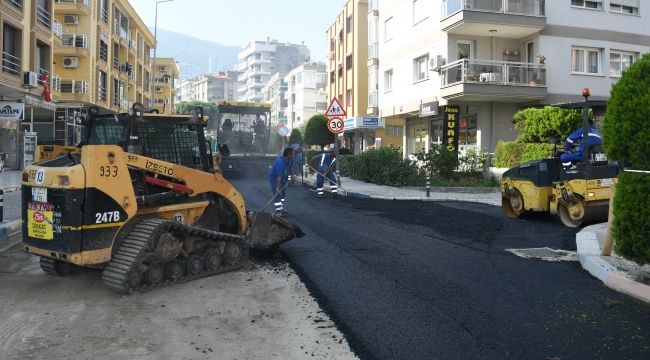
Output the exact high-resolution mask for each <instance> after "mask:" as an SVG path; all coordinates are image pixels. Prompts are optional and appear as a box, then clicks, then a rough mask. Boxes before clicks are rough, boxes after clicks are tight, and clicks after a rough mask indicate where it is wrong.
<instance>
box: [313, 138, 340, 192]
mask: <svg viewBox="0 0 650 360" xmlns="http://www.w3.org/2000/svg"><path fill="white" fill-rule="evenodd" d="M309 166H310V168H311V169H312V170H313V169H316V171H317V172H318V173H317V175H316V194H317V195H318V196H323V189H324V183H325V178H327V180H328V182H329V184H330V191H331V192H332V194H336V193H338V184H337V182H336V175H335V174H334V172H335V169H336V149H335V148H334V146H333V145H332V146H330V147H329V150H327V151H325V152H323V153H321V154H318V155H316V156H314V157H312V158H311V159H310V160H309Z"/></svg>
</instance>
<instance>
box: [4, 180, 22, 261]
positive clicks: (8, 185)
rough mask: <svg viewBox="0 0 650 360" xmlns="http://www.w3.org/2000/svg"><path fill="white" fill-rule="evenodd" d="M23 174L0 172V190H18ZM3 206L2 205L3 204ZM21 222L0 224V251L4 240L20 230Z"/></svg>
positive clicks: (14, 221)
mask: <svg viewBox="0 0 650 360" xmlns="http://www.w3.org/2000/svg"><path fill="white" fill-rule="evenodd" d="M22 177H23V172H22V171H20V170H4V171H2V172H0V189H2V190H4V193H5V194H6V193H8V192H12V191H18V190H20V184H21V182H22ZM3 205H4V204H3ZM21 223H22V222H21V220H13V221H6V222H0V249H1V248H3V247H4V244H5V240H6V239H7V238H8V237H9V236H10V235H13V234H14V233H16V232H17V231H19V230H20V226H21Z"/></svg>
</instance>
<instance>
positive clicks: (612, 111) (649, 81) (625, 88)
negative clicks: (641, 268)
mask: <svg viewBox="0 0 650 360" xmlns="http://www.w3.org/2000/svg"><path fill="white" fill-rule="evenodd" d="M648 89H650V54H646V55H645V56H644V57H643V58H642V59H640V60H639V61H637V62H636V63H634V64H633V65H632V66H630V68H629V69H628V70H627V71H625V72H624V73H623V76H622V77H621V79H620V80H619V81H618V83H616V84H615V85H614V86H613V87H612V91H611V98H610V100H609V103H608V104H607V112H606V113H605V121H604V124H603V146H604V147H605V152H606V153H607V156H608V157H609V158H610V159H617V160H622V161H623V162H624V164H625V166H626V167H632V168H634V169H638V170H650V128H649V127H648V121H649V120H650V93H649V92H648ZM648 189H650V174H647V173H633V172H623V173H621V174H620V175H619V177H618V183H617V185H616V196H615V197H614V209H613V211H614V221H613V222H612V224H611V231H612V235H613V237H614V239H616V252H617V253H618V254H620V255H622V256H624V257H626V258H628V259H630V260H633V261H636V262H637V263H639V264H647V263H650V227H649V226H648V224H650V208H649V207H648V206H647V204H648V202H650V193H649V192H648Z"/></svg>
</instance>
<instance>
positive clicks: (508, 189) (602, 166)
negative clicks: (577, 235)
mask: <svg viewBox="0 0 650 360" xmlns="http://www.w3.org/2000/svg"><path fill="white" fill-rule="evenodd" d="M583 96H584V97H585V102H584V103H583V104H580V103H578V104H577V106H576V104H575V103H574V104H573V105H572V106H563V107H573V108H576V107H578V106H582V108H583V124H582V126H583V130H584V134H587V132H588V128H589V102H588V96H589V89H584V90H583ZM582 141H585V144H584V149H585V151H584V152H583V159H582V160H581V161H579V162H576V163H575V164H573V165H572V166H571V167H565V166H563V164H562V161H561V160H560V153H559V152H557V151H555V154H554V157H552V158H546V159H541V160H534V161H531V162H528V163H525V164H522V165H519V166H517V167H514V168H512V169H509V170H508V171H506V172H505V173H504V174H503V176H502V178H501V181H500V188H501V204H502V208H503V211H504V213H505V215H506V216H508V217H511V218H519V217H521V216H522V215H524V214H525V213H526V212H550V213H551V214H557V215H558V217H559V219H560V221H561V222H562V224H564V225H565V226H568V227H572V228H575V227H579V226H583V225H586V224H592V223H597V222H605V221H607V214H608V209H609V199H610V198H611V197H612V195H613V192H614V184H615V183H616V178H617V176H618V174H619V173H620V172H621V171H622V170H623V166H622V164H621V163H620V162H618V161H611V160H609V159H608V158H607V156H606V155H605V153H604V151H603V147H602V144H595V145H591V146H589V145H588V142H587V136H583V139H582Z"/></svg>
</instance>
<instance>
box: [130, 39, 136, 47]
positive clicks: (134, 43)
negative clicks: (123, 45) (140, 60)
mask: <svg viewBox="0 0 650 360" xmlns="http://www.w3.org/2000/svg"><path fill="white" fill-rule="evenodd" d="M129 46H130V47H131V49H135V48H136V46H137V42H136V41H135V40H131V41H129Z"/></svg>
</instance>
